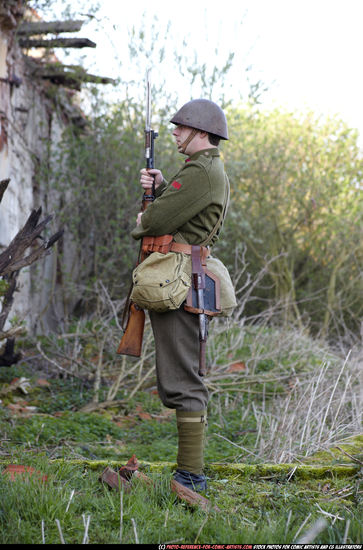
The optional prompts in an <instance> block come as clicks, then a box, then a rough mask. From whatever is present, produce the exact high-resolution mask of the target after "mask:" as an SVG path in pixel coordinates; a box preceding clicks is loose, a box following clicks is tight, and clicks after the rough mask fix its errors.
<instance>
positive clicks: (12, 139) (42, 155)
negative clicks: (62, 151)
mask: <svg viewBox="0 0 363 550" xmlns="http://www.w3.org/2000/svg"><path fill="white" fill-rule="evenodd" d="M23 9H24V8H23V2H22V1H17V0H16V1H14V0H9V1H5V2H2V3H1V4H0V179H5V178H10V180H11V181H10V184H9V187H8V189H7V191H6V193H5V195H4V197H3V200H2V202H1V203H0V251H1V250H3V249H4V247H5V246H7V245H8V244H9V243H10V241H11V240H12V238H13V237H14V236H15V234H16V233H17V232H18V231H19V229H21V228H22V226H23V225H24V223H25V221H26V219H27V218H28V216H29V214H30V212H31V210H32V209H33V208H38V207H39V206H42V209H43V215H45V214H53V213H55V214H56V212H57V193H56V192H55V191H54V190H52V189H51V185H49V187H48V188H47V187H46V186H47V184H45V183H44V182H43V183H41V182H40V181H39V178H38V177H37V170H38V169H39V166H40V164H41V163H42V162H44V161H46V160H47V159H48V157H49V146H51V147H53V148H54V147H56V146H57V142H59V140H60V138H61V135H62V131H63V129H64V128H65V124H66V122H65V119H64V117H62V113H60V112H59V110H58V111H56V110H55V108H54V105H53V104H52V101H51V100H50V99H49V98H48V97H47V94H46V86H45V84H44V83H42V81H41V80H39V79H35V78H33V77H32V76H31V74H30V73H29V70H28V68H27V63H26V61H25V58H24V55H23V52H22V50H21V48H20V47H19V45H18V42H17V40H16V28H17V25H18V23H19V21H20V20H21V17H22V15H23ZM53 229H54V227H53ZM68 249H69V251H70V252H69V254H70V255H71V256H72V252H71V248H69V247H68ZM73 257H74V254H73ZM68 261H69V262H72V258H71V257H70V258H68ZM56 277H57V250H52V253H51V254H50V255H49V256H48V257H46V258H45V259H44V260H42V261H40V262H38V263H37V264H35V265H34V266H32V267H30V268H26V269H23V270H22V271H21V274H20V277H19V291H18V292H17V293H16V297H15V302H14V306H13V308H12V311H11V314H10V316H9V318H10V319H11V317H13V316H14V315H16V316H18V317H20V318H22V319H24V320H25V322H26V324H27V326H28V328H30V329H31V330H32V331H42V332H43V331H47V330H48V329H52V330H54V329H55V328H56V326H59V324H61V323H62V317H63V315H64V304H63V300H62V299H61V298H60V295H61V293H60V292H59V290H60V289H58V292H57V293H55V289H56V286H57V284H58V283H57V280H56Z"/></svg>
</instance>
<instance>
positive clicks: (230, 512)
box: [0, 453, 363, 544]
mask: <svg viewBox="0 0 363 550" xmlns="http://www.w3.org/2000/svg"><path fill="white" fill-rule="evenodd" d="M17 461H18V462H21V463H27V464H29V465H30V464H31V465H32V466H33V467H34V468H36V470H39V471H40V472H41V473H42V474H46V475H47V476H48V481H47V482H41V481H39V480H37V479H36V477H35V474H33V477H32V478H31V479H30V480H29V481H26V479H21V478H19V479H17V480H16V481H13V482H12V481H10V480H9V479H8V478H7V476H5V475H0V492H1V494H2V495H6V496H5V498H2V499H1V505H0V543H1V544H12V543H15V542H16V543H23V544H32V543H38V544H40V543H41V542H42V522H43V525H44V538H45V542H46V543H48V544H56V543H59V542H60V533H59V530H58V527H57V523H56V520H59V522H60V526H61V531H62V535H63V537H64V540H65V542H66V543H73V544H80V543H82V540H83V536H84V533H85V526H84V519H87V517H88V516H90V524H89V531H88V536H89V542H90V543H91V544H92V543H98V544H106V543H114V544H117V543H119V542H120V523H121V526H122V529H121V540H122V542H123V543H125V544H126V543H131V544H132V543H135V536H136V535H135V530H134V525H136V533H137V537H138V541H139V542H140V543H149V544H152V543H165V542H175V543H176V542H183V543H194V542H198V543H201V544H203V543H204V544H210V543H236V544H238V543H239V544H246V543H255V544H256V543H266V542H268V543H282V542H283V543H292V542H294V541H295V540H296V535H297V533H298V531H299V530H300V527H301V526H302V524H303V522H304V521H305V519H306V518H307V517H308V516H309V514H310V516H309V519H308V522H307V523H306V525H305V526H304V527H303V529H302V530H301V533H303V532H305V531H306V530H307V529H308V528H309V527H311V526H312V525H313V524H314V523H315V522H316V520H317V519H318V518H319V517H324V515H323V514H322V512H321V510H323V511H324V512H325V513H326V514H330V516H325V517H326V519H327V525H326V528H325V529H324V530H323V531H322V532H321V533H320V534H319V535H318V536H317V537H316V539H315V540H314V543H315V544H318V543H325V544H335V543H341V542H343V540H345V541H346V542H347V543H352V544H353V543H355V544H356V543H359V542H361V540H362V536H363V533H362V525H361V522H360V514H361V512H362V507H361V504H359V502H358V499H359V496H358V490H357V489H354V490H353V494H351V495H350V496H349V497H348V498H344V499H343V498H335V496H334V495H335V494H336V493H339V491H341V490H342V489H343V488H344V487H345V486H346V485H347V480H346V479H344V480H330V486H329V490H328V491H325V492H324V491H323V490H322V481H320V480H310V481H309V482H308V483H306V482H305V483H304V484H301V483H299V482H296V481H290V482H289V481H287V480H286V479H285V480H280V481H279V480H278V479H277V478H274V479H270V480H265V479H258V478H254V479H253V478H248V477H247V478H238V479H237V478H233V477H229V478H220V477H218V476H214V477H212V476H209V489H208V495H207V496H208V498H209V499H210V502H211V504H213V505H217V506H218V507H219V508H220V513H218V512H215V511H210V512H208V513H206V512H203V511H202V510H201V509H196V508H191V507H188V506H186V505H185V504H184V503H181V502H179V501H176V500H175V496H174V495H173V494H172V493H171V492H170V490H169V481H170V475H171V472H170V471H169V472H164V473H163V474H155V473H154V474H153V473H151V474H150V473H149V474H148V475H149V476H151V477H152V479H153V481H154V486H153V488H151V489H150V488H146V487H145V486H143V485H142V484H141V483H139V482H137V481H136V483H134V485H133V489H132V491H131V492H130V493H125V494H123V497H122V522H121V498H120V494H119V493H118V492H117V491H115V490H109V489H108V488H107V487H106V486H104V485H103V484H101V483H100V481H99V475H100V473H101V471H102V469H98V470H94V469H91V468H88V467H87V466H83V465H81V464H72V463H69V462H67V461H61V462H59V461H57V462H56V463H54V462H51V461H49V459H48V458H47V457H46V456H40V455H39V454H36V453H32V454H24V455H22V454H19V456H18V457H17ZM356 482H357V480H355V481H353V480H351V481H349V482H348V483H353V486H354V487H355V485H354V484H355V483H356ZM73 491H74V493H73V498H72V500H71V502H70V504H69V501H70V497H71V494H72V492H73ZM68 504H69V506H68ZM317 505H318V506H319V507H320V510H319V508H318V506H317ZM67 506H68V510H67ZM334 518H335V520H334ZM132 520H134V522H133V521H132ZM347 529H348V532H346V530H347ZM298 536H299V535H298Z"/></svg>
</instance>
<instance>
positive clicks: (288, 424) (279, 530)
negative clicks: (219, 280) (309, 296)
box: [0, 331, 363, 544]
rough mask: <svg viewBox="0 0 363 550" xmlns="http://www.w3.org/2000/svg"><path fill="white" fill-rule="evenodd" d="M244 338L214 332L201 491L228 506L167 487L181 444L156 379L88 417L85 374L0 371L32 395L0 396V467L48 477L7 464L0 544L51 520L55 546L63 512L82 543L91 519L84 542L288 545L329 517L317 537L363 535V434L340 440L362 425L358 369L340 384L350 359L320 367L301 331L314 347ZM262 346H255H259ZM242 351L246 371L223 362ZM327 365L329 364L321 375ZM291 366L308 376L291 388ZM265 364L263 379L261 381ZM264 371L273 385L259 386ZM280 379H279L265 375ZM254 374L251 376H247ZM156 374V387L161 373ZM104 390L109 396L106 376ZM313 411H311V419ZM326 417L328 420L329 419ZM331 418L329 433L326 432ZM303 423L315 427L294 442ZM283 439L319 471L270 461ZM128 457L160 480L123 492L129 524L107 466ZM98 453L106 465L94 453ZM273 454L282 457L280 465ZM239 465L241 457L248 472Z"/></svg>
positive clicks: (48, 535)
mask: <svg viewBox="0 0 363 550" xmlns="http://www.w3.org/2000/svg"><path fill="white" fill-rule="evenodd" d="M233 338H236V345H235V347H234V352H233V353H229V352H227V351H226V349H225V348H223V346H224V344H223V346H222V344H221V342H219V340H227V344H226V348H228V349H232V347H233ZM238 338H240V336H239V333H237V332H235V333H234V332H233V331H230V332H228V333H225V334H221V335H220V336H218V337H216V339H215V340H213V339H212V342H211V344H212V348H213V342H214V344H215V347H216V349H217V348H218V349H220V354H219V358H218V360H216V362H215V365H216V366H215V367H214V379H213V376H211V377H210V379H211V381H212V388H214V390H213V391H215V393H214V394H213V396H212V399H211V400H210V404H209V410H208V432H207V442H206V449H205V461H206V474H207V476H208V493H207V495H206V496H207V497H208V498H209V499H210V502H211V504H212V505H217V506H218V507H219V509H220V513H217V512H215V511H213V510H211V511H210V512H208V513H206V512H203V510H201V509H199V508H191V507H188V506H187V505H186V504H185V503H182V502H180V501H176V499H175V496H174V495H173V494H172V493H171V491H170V487H169V483H170V478H171V475H172V467H171V466H170V463H171V464H173V463H174V462H175V458H176V448H177V430H176V425H175V417H174V414H171V415H167V414H166V413H167V409H165V408H164V407H163V405H162V404H161V402H160V400H159V398H158V396H157V395H155V394H154V393H153V392H152V391H151V390H150V389H149V390H145V391H138V392H137V393H136V394H135V395H134V397H133V398H132V399H129V395H130V387H131V388H132V380H128V381H127V384H126V386H125V387H123V388H122V389H120V391H119V392H118V394H117V395H116V399H117V400H119V401H121V404H120V405H119V406H115V407H111V408H110V407H109V408H107V409H104V410H100V411H98V412H93V413H86V412H82V411H81V410H80V409H81V408H82V407H83V406H84V405H86V404H87V403H89V402H90V401H91V399H92V387H93V381H92V380H89V379H88V378H87V377H85V376H83V377H82V379H77V378H71V377H67V378H63V377H62V376H61V375H60V374H59V373H56V374H55V373H52V372H49V371H48V370H47V368H44V364H43V365H42V366H39V367H38V368H36V367H35V366H34V364H33V366H30V365H29V366H26V365H24V364H22V365H21V366H14V367H11V368H6V369H5V368H3V369H0V390H1V389H3V390H4V389H6V388H7V387H8V385H9V384H10V382H11V381H12V380H13V379H14V378H15V377H26V378H28V379H29V380H30V387H29V388H28V394H24V393H22V392H21V391H20V390H17V391H14V392H11V393H4V394H3V395H1V399H2V403H1V404H0V445H1V446H0V472H1V471H2V470H3V469H4V468H5V465H6V464H9V463H17V464H24V465H29V466H32V467H34V468H35V469H36V470H39V471H40V472H42V474H46V475H47V476H48V481H47V482H45V483H42V482H40V481H38V480H37V478H36V476H33V477H32V478H31V479H30V480H26V479H24V478H23V479H22V478H17V479H16V480H15V481H10V479H9V478H8V477H7V476H5V475H2V474H1V473H0V495H1V500H0V544H15V543H20V544H21V543H23V544H33V543H42V540H43V538H42V537H43V535H42V526H43V530H44V539H45V542H46V543H48V544H57V543H60V542H61V538H60V537H61V535H60V532H59V528H58V526H57V521H56V520H58V522H59V525H60V528H61V532H62V535H63V537H64V540H65V542H66V543H74V544H80V543H82V541H83V537H84V534H85V521H87V518H88V517H90V523H89V530H88V536H89V542H90V543H94V544H96V543H98V544H106V543H114V544H118V543H119V542H120V536H121V542H122V543H124V544H128V543H131V544H132V543H135V541H136V537H137V540H138V541H139V542H140V543H149V544H152V543H167V542H169V543H173V542H174V543H176V544H177V543H200V544H203V543H204V544H211V543H213V544H216V543H221V544H225V543H231V544H232V543H234V544H246V543H254V544H258V543H260V544H266V543H269V544H273V543H276V544H281V543H293V542H296V541H297V540H299V538H300V537H301V536H302V535H303V534H304V533H306V531H308V530H309V529H310V528H311V527H312V526H314V525H315V524H316V522H317V520H319V519H321V518H324V519H325V520H326V525H325V527H324V529H322V530H321V531H320V533H319V534H317V535H316V536H315V538H314V540H313V542H314V544H319V543H322V544H342V543H347V544H359V543H361V542H362V540H363V533H362V522H361V517H362V512H363V509H362V508H363V504H362V502H363V501H362V488H361V480H362V475H361V472H359V465H360V464H361V463H362V461H363V456H362V443H363V442H362V437H356V438H355V439H354V440H349V441H346V442H343V439H344V438H345V437H346V434H347V433H349V429H348V428H349V426H350V425H351V426H353V428H354V430H355V431H354V430H353V433H356V428H355V426H356V424H355V423H354V422H353V420H354V421H355V419H356V418H357V416H358V415H357V413H356V410H355V409H354V406H355V405H354V403H355V401H354V400H353V399H352V398H351V397H349V399H348V398H347V399H345V401H343V397H345V396H346V395H348V394H349V395H350V396H353V395H354V394H353V390H354V389H355V387H356V386H355V384H356V383H355V377H356V372H357V369H356V367H354V365H353V366H352V367H350V368H351V370H350V371H349V373H347V374H345V371H344V373H343V374H342V377H341V382H342V387H341V388H339V392H338V390H337V389H336V388H335V387H334V384H335V380H336V379H337V376H338V374H339V372H340V369H341V365H340V363H339V360H337V361H336V363H334V362H333V360H332V363H331V365H330V364H329V368H327V369H326V370H325V371H321V370H319V369H321V365H322V364H323V360H324V361H325V360H326V358H327V355H326V352H325V350H324V352H322V357H320V356H319V354H318V351H317V348H314V349H313V350H311V349H310V348H309V346H308V345H306V346H305V341H302V343H301V346H302V347H303V350H305V351H303V352H301V353H300V349H299V350H298V351H296V350H295V348H294V346H295V342H293V345H292V344H291V342H292V340H291V339H289V338H288V337H287V336H286V338H285V336H281V340H282V341H283V342H282V343H283V344H284V345H282V344H281V348H279V347H278V346H277V345H275V344H274V342H276V341H277V340H278V335H275V334H273V333H271V332H269V331H266V332H265V333H264V332H260V333H259V335H258V338H257V339H256V340H254V339H253V337H252V336H251V335H249V334H246V335H245V337H244V339H243V341H241V342H240V341H239V340H238ZM271 338H272V340H271ZM265 339H266V340H265ZM307 344H308V342H307ZM257 347H258V353H253V349H255V350H256V349H257ZM269 349H271V350H273V353H272V352H269ZM212 351H213V349H212ZM217 355H218V354H217V353H216V356H217ZM334 360H335V359H334ZM234 361H243V362H245V363H246V365H247V367H248V371H246V372H240V373H237V375H236V378H233V379H232V378H231V375H229V374H228V371H227V367H228V363H231V362H232V363H233V362H234ZM223 365H227V366H226V368H224V366H223ZM41 368H43V371H42V370H41ZM218 369H219V370H218ZM320 372H323V374H324V373H325V374H324V376H322V378H321V380H320V379H319V380H320V381H319V385H318V382H317V376H318V375H319V373H320ZM290 373H291V375H293V380H292V381H293V382H294V381H295V379H296V377H300V378H299V384H298V385H297V386H296V387H295V386H293V387H292V389H290V387H289V386H288V382H287V379H285V378H283V377H284V376H285V375H286V374H287V375H288V376H289V375H290ZM256 374H257V375H258V376H259V379H257V378H256V380H255V375H256ZM272 375H273V376H272ZM264 376H265V380H266V381H265V382H263V383H261V382H259V380H260V379H261V377H262V378H263V377H264ZM280 376H281V377H282V378H281V380H280V378H279V377H280ZM314 376H315V378H314ZM274 377H275V378H276V380H275V381H274V380H273V381H272V382H269V379H270V378H274ZM39 378H41V379H46V380H48V382H49V385H48V386H44V385H43V386H42V385H39V384H38V382H37V381H38V379H39ZM248 379H250V380H251V381H252V382H250V383H249V384H248V385H246V381H247V380H248ZM111 382H112V380H111ZM149 382H151V387H152V383H153V380H149ZM323 382H324V384H325V385H324V384H323ZM234 383H236V384H237V386H238V387H237V386H236V387H235V386H234V385H233V384H234ZM103 384H104V381H103ZM213 384H214V385H213ZM315 388H318V389H317V392H316V396H317V397H319V398H318V399H314V400H311V402H310V397H311V395H312V393H313V391H314V390H315ZM333 390H334V391H335V396H334V399H331V398H330V396H331V395H332V394H333ZM289 392H290V393H289ZM299 392H300V393H299ZM349 392H350V393H349ZM341 396H343V397H341ZM99 398H100V401H102V400H105V399H106V398H107V386H106V385H105V384H104V385H103V386H102V387H101V390H100V393H99ZM289 400H291V401H289ZM324 400H325V401H324ZM310 404H311V409H310ZM9 405H10V406H11V405H23V406H26V405H30V406H35V407H36V413H35V414H34V413H29V414H28V413H26V411H25V413H24V412H23V413H17V412H16V411H14V410H11V408H9ZM299 407H300V408H301V413H302V414H300V416H298V414H297V413H298V412H299V411H298V408H299ZM307 411H310V417H309V418H310V421H309V424H307V425H306V426H305V417H306V413H307ZM59 412H61V414H60V415H59V414H58V413H59ZM326 412H328V413H329V414H326ZM145 413H146V414H145ZM324 416H325V417H326V424H325V425H324V426H322V425H321V420H322V419H323V418H324ZM340 419H341V421H340ZM290 420H291V421H290ZM282 421H283V422H282ZM279 422H282V424H278V423H279ZM299 422H300V423H301V424H299V425H298V423H299ZM339 422H340V423H339ZM295 423H296V426H295ZM334 423H335V424H334ZM349 423H350V424H349ZM334 425H336V428H335V431H332V432H331V433H332V434H333V435H332V436H331V437H332V438H333V437H334V436H335V434H338V435H339V434H340V433H341V432H340V431H339V430H340V429H341V427H344V426H345V425H347V426H348V428H345V431H343V432H342V434H343V435H342V437H341V438H340V439H339V440H338V441H340V443H339V446H340V447H341V450H339V449H337V448H336V447H335V446H334V444H333V445H330V446H329V441H330V439H329V438H330V428H331V427H334ZM276 426H277V427H276ZM280 426H282V427H280ZM322 427H323V428H324V431H323V430H322V431H321V433H322V434H323V436H324V437H325V434H326V438H325V439H324V437H322V438H319V437H317V434H318V435H319V432H320V430H321V429H322ZM285 429H286V431H285ZM272 430H275V432H273V431H272ZM302 430H306V431H305V432H304V433H305V436H306V437H305V438H304V441H303V444H302V445H301V446H299V442H300V441H302V439H303V438H302V437H301V434H302ZM308 430H309V431H308ZM351 433H352V432H351ZM271 434H275V435H272V436H271ZM307 434H309V437H307ZM312 437H315V441H317V442H318V443H319V444H320V441H323V442H324V443H326V442H327V443H326V444H325V445H324V446H323V447H319V448H318V449H315V448H313V447H312V446H311V445H310V447H309V446H308V445H307V443H306V441H307V442H308V444H310V441H311V440H312ZM333 441H335V440H334V439H333ZM314 445H315V443H314ZM275 447H278V451H279V453H280V454H281V451H283V450H284V449H285V448H287V449H289V448H294V453H293V456H294V457H295V459H296V464H297V465H298V464H299V463H300V461H301V462H303V463H308V464H309V463H310V464H312V465H314V466H315V465H316V467H317V470H316V471H315V472H314V475H310V474H309V473H307V474H306V475H305V474H304V472H301V473H299V475H297V474H296V475H290V469H288V470H287V469H286V464H279V462H280V461H279V460H278V459H276V460H274V458H273V457H274V452H275ZM296 449H297V451H298V452H297V453H296ZM316 450H318V452H315V451H316ZM299 453H300V454H299ZM344 453H348V454H349V455H350V457H349V456H348V455H347V454H344ZM133 454H135V455H136V456H137V458H138V459H139V460H140V461H141V462H142V463H143V464H144V466H142V469H143V471H145V472H146V473H147V474H148V475H150V476H151V477H152V478H153V482H154V485H153V487H152V488H151V489H150V488H146V487H145V486H143V485H142V484H140V483H139V482H136V483H135V484H134V485H133V489H132V491H131V492H130V493H125V494H124V495H123V497H122V521H121V501H120V494H119V493H117V491H115V490H110V489H108V488H107V487H105V486H103V485H102V484H101V483H100V481H99V476H100V474H101V472H102V469H103V468H104V467H105V464H107V463H111V461H116V462H117V464H120V465H121V464H125V463H126V461H127V460H128V459H129V458H130V457H131V456H132V455H133ZM310 455H313V456H310ZM287 456H290V455H287ZM351 457H353V458H351ZM101 460H103V461H104V463H103V464H99V463H97V461H101ZM164 462H167V463H168V465H165V464H164ZM269 462H271V463H274V464H273V466H274V467H273V468H271V467H270V466H269V465H268V464H267V463H269ZM281 462H289V460H287V459H284V460H283V461H281ZM147 463H152V465H149V466H148V465H147ZM239 463H242V464H244V465H245V467H244V468H243V469H241V468H240V469H239V466H238V464H239ZM339 464H350V465H355V469H354V472H353V471H352V472H350V473H349V474H347V473H344V472H343V473H344V475H341V474H338V470H337V469H336V470H334V468H333V466H334V465H339ZM320 465H321V467H320ZM330 467H331V468H330ZM72 492H74V493H73V498H72V500H71V502H70V497H71V495H72ZM67 507H68V510H67ZM306 518H308V519H307V521H306ZM305 521H306V523H304V522H305Z"/></svg>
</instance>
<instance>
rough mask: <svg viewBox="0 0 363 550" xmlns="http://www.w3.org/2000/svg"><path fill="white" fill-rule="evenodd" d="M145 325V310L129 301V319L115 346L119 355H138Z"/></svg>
mask: <svg viewBox="0 0 363 550" xmlns="http://www.w3.org/2000/svg"><path fill="white" fill-rule="evenodd" d="M144 326H145V312H144V310H143V309H140V308H138V307H137V305H136V304H134V303H133V302H131V304H130V310H129V320H128V323H127V327H126V330H125V332H124V335H123V337H122V338H121V342H120V344H119V346H118V348H117V353H119V354H121V355H133V356H134V357H140V355H141V348H142V337H143V334H144Z"/></svg>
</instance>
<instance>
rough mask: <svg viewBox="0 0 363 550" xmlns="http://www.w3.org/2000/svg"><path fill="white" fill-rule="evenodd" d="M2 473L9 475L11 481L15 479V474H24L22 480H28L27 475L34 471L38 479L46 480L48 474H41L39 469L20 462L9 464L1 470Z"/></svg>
mask: <svg viewBox="0 0 363 550" xmlns="http://www.w3.org/2000/svg"><path fill="white" fill-rule="evenodd" d="M1 473H2V474H3V475H9V477H10V480H11V481H15V476H20V475H23V476H24V481H28V480H29V477H30V476H32V475H33V474H34V473H35V474H37V477H38V479H39V480H40V481H43V482H44V481H48V476H46V475H43V474H42V473H41V472H39V470H35V469H34V468H32V467H31V466H23V465H22V464H9V465H8V466H7V467H6V468H5V469H4V470H3V471H2V472H1Z"/></svg>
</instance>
